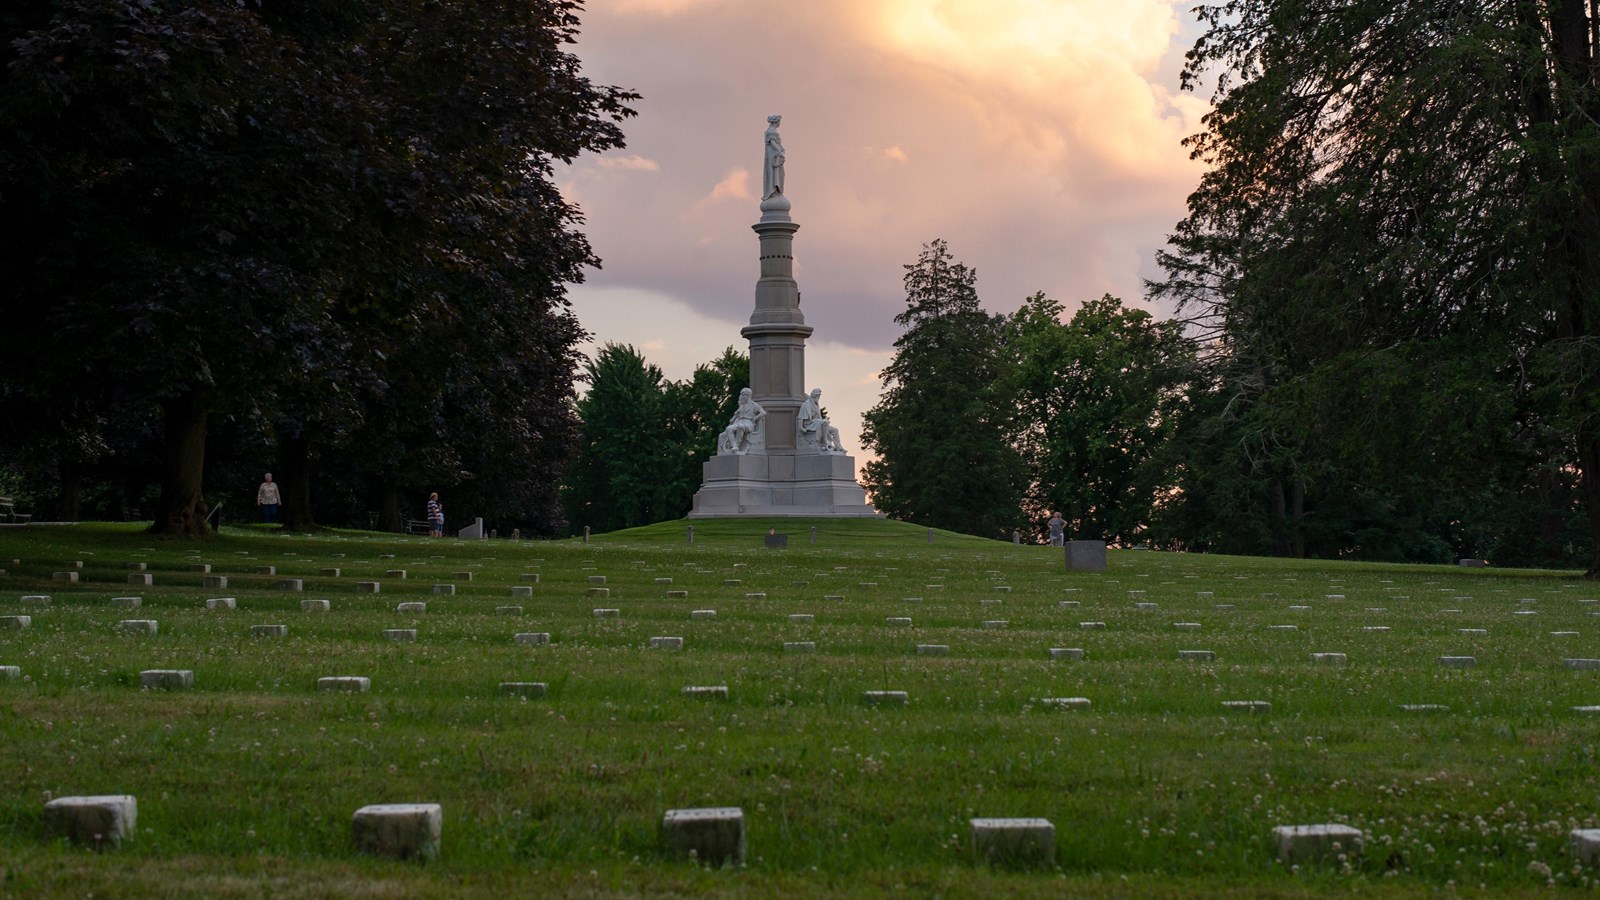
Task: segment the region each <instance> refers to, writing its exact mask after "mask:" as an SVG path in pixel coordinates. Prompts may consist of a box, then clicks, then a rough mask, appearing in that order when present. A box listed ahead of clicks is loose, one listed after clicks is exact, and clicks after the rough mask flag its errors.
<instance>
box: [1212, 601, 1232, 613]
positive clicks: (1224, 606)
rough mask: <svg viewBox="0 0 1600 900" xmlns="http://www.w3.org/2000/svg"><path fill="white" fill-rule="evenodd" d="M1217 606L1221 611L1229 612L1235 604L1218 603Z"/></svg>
mask: <svg viewBox="0 0 1600 900" xmlns="http://www.w3.org/2000/svg"><path fill="white" fill-rule="evenodd" d="M1216 608H1217V609H1219V610H1221V611H1223V612H1229V611H1231V610H1232V609H1233V604H1232V603H1218V604H1217V606H1216Z"/></svg>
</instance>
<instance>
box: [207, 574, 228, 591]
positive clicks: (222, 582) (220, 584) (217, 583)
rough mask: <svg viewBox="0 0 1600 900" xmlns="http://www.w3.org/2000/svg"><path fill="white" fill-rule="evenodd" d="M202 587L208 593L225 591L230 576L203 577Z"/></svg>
mask: <svg viewBox="0 0 1600 900" xmlns="http://www.w3.org/2000/svg"><path fill="white" fill-rule="evenodd" d="M200 586H201V587H202V588H205V589H206V590H208V591H219V590H225V589H226V588H227V587H228V576H226V575H206V576H203V577H201V579H200Z"/></svg>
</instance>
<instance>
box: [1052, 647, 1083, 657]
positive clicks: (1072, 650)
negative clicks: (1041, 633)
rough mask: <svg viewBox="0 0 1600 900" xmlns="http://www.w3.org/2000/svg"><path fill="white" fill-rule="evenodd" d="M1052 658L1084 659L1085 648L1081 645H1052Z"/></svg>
mask: <svg viewBox="0 0 1600 900" xmlns="http://www.w3.org/2000/svg"><path fill="white" fill-rule="evenodd" d="M1050 658H1051V659H1083V650H1082V648H1079V647H1051V648H1050Z"/></svg>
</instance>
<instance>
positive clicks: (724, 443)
mask: <svg viewBox="0 0 1600 900" xmlns="http://www.w3.org/2000/svg"><path fill="white" fill-rule="evenodd" d="M766 417H767V411H766V410H765V409H762V408H761V404H759V403H757V402H756V401H755V397H754V395H753V394H752V393H751V391H750V389H749V388H745V389H743V390H741V391H740V392H739V408H738V409H735V410H734V411H733V419H732V420H730V421H729V422H728V427H727V428H724V429H723V430H722V436H721V437H719V438H717V455H718V456H729V455H734V456H743V455H744V454H746V453H749V452H750V451H751V450H762V449H765V448H766V445H767V440H766V433H765V431H764V430H763V428H762V420H763V419H765V418H766Z"/></svg>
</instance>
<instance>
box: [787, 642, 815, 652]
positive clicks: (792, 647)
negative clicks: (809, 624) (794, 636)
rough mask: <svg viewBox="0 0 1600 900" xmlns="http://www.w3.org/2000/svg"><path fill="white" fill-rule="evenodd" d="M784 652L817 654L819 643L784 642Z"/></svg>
mask: <svg viewBox="0 0 1600 900" xmlns="http://www.w3.org/2000/svg"><path fill="white" fill-rule="evenodd" d="M783 652H785V653H815V652H817V642H816V641H784V642H783Z"/></svg>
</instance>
